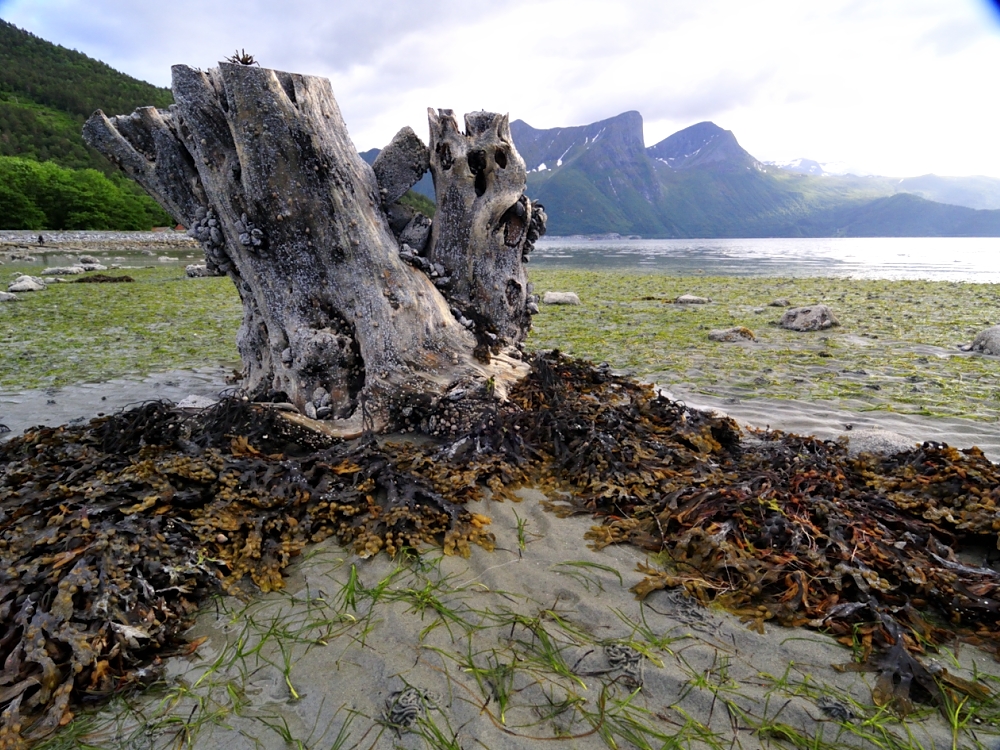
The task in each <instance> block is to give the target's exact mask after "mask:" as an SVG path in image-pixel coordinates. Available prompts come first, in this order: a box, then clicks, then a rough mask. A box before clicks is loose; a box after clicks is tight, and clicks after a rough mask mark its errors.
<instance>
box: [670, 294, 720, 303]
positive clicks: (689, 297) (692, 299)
mask: <svg viewBox="0 0 1000 750" xmlns="http://www.w3.org/2000/svg"><path fill="white" fill-rule="evenodd" d="M711 301H712V300H711V299H710V298H708V297H699V296H698V295H696V294H682V295H681V296H680V297H678V298H677V299H675V300H674V302H675V303H676V304H678V305H707V304H708V303H709V302H711Z"/></svg>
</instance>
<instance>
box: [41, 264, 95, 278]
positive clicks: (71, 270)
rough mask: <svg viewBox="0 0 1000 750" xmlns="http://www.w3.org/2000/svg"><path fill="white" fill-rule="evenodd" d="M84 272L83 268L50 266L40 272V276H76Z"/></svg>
mask: <svg viewBox="0 0 1000 750" xmlns="http://www.w3.org/2000/svg"><path fill="white" fill-rule="evenodd" d="M86 270H87V269H85V268H84V267H83V266H52V267H51V268H46V269H45V270H44V271H42V276H78V275H79V274H81V273H84V272H85V271H86Z"/></svg>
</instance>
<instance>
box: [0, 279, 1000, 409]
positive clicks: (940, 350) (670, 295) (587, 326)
mask: <svg viewBox="0 0 1000 750" xmlns="http://www.w3.org/2000/svg"><path fill="white" fill-rule="evenodd" d="M18 272H21V273H29V274H38V273H39V272H40V268H39V267H38V266H37V265H28V264H20V265H19V264H8V265H6V266H3V267H2V268H0V273H2V274H3V277H4V278H9V277H11V276H12V275H13V274H15V273H18ZM111 273H114V274H128V275H130V276H132V277H133V278H134V279H135V283H133V284H100V285H97V284H73V283H67V282H57V283H55V284H52V285H50V287H49V288H48V289H47V290H46V291H44V292H35V293H31V294H22V295H21V298H20V299H19V300H18V301H16V302H9V303H4V304H3V305H0V348H2V351H3V353H4V354H3V356H2V357H0V391H7V392H12V391H20V390H26V389H51V388H58V387H61V386H64V385H68V384H72V383H83V382H99V381H105V380H110V379H112V378H121V377H135V378H141V377H144V376H146V375H149V374H151V373H156V372H164V371H168V370H183V369H195V368H204V367H217V366H219V365H224V366H226V367H238V362H239V356H238V353H237V351H236V346H235V337H236V330H237V328H238V327H239V323H240V319H241V315H242V311H241V307H240V303H239V299H238V297H237V295H236V290H235V289H234V288H233V286H232V283H231V282H230V281H229V280H228V279H225V278H201V279H189V278H187V277H186V276H185V274H184V268H183V266H181V265H176V264H171V265H160V266H156V267H149V268H129V269H122V270H119V271H113V272H111ZM530 276H531V279H532V281H533V283H534V284H535V291H536V292H537V293H542V294H543V293H544V292H545V291H550V290H552V291H574V292H576V293H577V294H578V295H579V296H580V299H581V300H582V304H581V305H579V306H556V305H542V306H541V311H540V312H539V314H538V315H536V316H535V320H534V330H533V332H532V334H531V337H530V339H529V341H528V347H529V348H531V349H553V348H558V349H560V350H561V351H563V352H565V353H566V354H570V355H573V356H576V357H582V358H585V359H591V360H593V361H595V362H601V361H606V362H609V363H610V364H611V365H612V366H613V367H616V368H619V369H623V370H627V371H628V372H630V373H631V374H634V375H635V376H637V377H639V378H643V379H648V380H653V381H655V382H657V383H659V384H661V385H664V386H666V387H668V388H677V389H680V390H682V391H683V392H686V393H699V394H705V395H707V396H711V397H716V398H719V399H726V400H733V399H740V400H747V399H781V400H796V401H807V402H815V401H823V402H827V403H832V404H839V405H842V406H843V407H845V408H849V409H852V410H854V411H868V410H874V411H888V412H897V413H904V414H914V415H920V416H927V417H959V418H964V419H969V420H976V421H980V422H988V423H995V422H997V421H998V420H1000V381H998V377H997V375H998V373H1000V359H998V358H996V357H990V356H984V355H981V354H975V353H969V352H963V351H961V350H960V348H959V347H960V346H961V345H963V344H968V343H970V342H971V341H972V339H973V337H974V336H975V335H976V333H978V332H979V331H981V330H983V329H984V328H987V327H989V326H991V325H994V324H996V323H997V322H998V321H1000V285H997V284H971V283H956V282H940V281H937V282H932V281H885V280H854V279H826V278H795V279H781V278H759V277H751V278H747V277H699V276H669V275H665V274H660V273H642V272H630V271H617V270H616V271H598V270H586V271H583V270H556V269H546V268H531V269H530ZM682 294H694V295H698V296H702V297H707V298H710V299H711V300H712V301H711V302H710V303H708V304H704V305H681V304H675V303H674V302H673V300H674V299H676V298H677V297H678V296H680V295H682ZM781 298H785V299H787V300H788V301H789V302H790V303H791V304H792V305H793V306H799V305H810V304H816V303H823V304H826V305H828V306H829V307H830V308H831V309H832V310H833V312H834V314H835V315H836V316H837V318H838V319H839V321H840V325H839V326H838V327H835V328H831V329H828V330H826V331H819V332H811V333H797V332H794V331H788V330H784V329H782V328H779V327H778V326H777V325H775V323H776V321H777V320H778V319H779V318H780V317H781V315H782V313H783V312H784V308H781V307H771V306H769V303H770V302H772V301H774V300H777V299H781ZM733 326H745V327H747V328H749V329H751V330H752V331H753V332H754V334H755V336H756V341H755V342H745V343H720V342H715V341H711V340H709V338H708V333H709V331H710V330H713V329H723V328H730V327H733Z"/></svg>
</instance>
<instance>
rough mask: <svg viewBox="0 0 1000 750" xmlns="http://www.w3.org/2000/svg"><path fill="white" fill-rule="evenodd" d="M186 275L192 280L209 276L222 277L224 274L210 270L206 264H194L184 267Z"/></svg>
mask: <svg viewBox="0 0 1000 750" xmlns="http://www.w3.org/2000/svg"><path fill="white" fill-rule="evenodd" d="M184 273H186V274H187V275H188V278H191V279H201V278H205V277H208V276H221V275H222V274H219V273H216V272H215V271H212V270H211V269H209V267H208V266H207V265H205V264H204V263H192V264H191V265H189V266H185V267H184Z"/></svg>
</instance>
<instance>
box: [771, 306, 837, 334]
mask: <svg viewBox="0 0 1000 750" xmlns="http://www.w3.org/2000/svg"><path fill="white" fill-rule="evenodd" d="M778 325H779V326H781V327H782V328H787V329H788V330H790V331H823V330H826V329H827V328H832V327H833V326H839V325H840V321H838V320H837V318H836V317H834V314H833V312H831V310H830V308H829V307H827V306H826V305H812V306H810V307H793V308H792V309H791V310H789V311H788V312H786V313H785V314H784V315H782V316H781V320H779V321H778Z"/></svg>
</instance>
